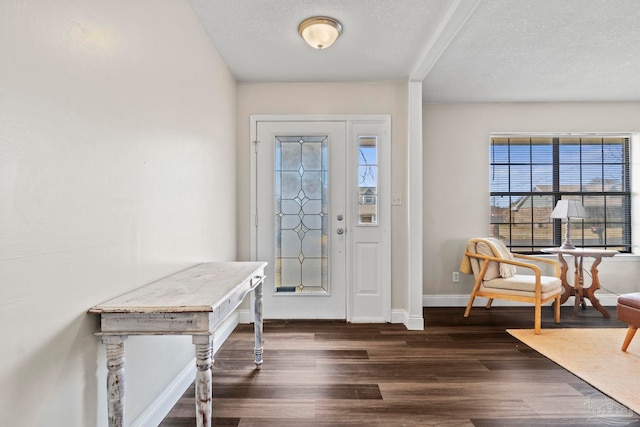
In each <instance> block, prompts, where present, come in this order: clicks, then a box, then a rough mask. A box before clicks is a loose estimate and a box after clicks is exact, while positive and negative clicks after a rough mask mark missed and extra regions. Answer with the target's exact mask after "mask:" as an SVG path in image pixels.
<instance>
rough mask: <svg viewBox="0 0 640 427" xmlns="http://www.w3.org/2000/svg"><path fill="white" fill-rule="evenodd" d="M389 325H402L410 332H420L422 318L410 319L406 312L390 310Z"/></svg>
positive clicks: (422, 324) (422, 325)
mask: <svg viewBox="0 0 640 427" xmlns="http://www.w3.org/2000/svg"><path fill="white" fill-rule="evenodd" d="M391 323H402V324H403V325H404V326H405V327H406V328H407V329H408V330H410V331H422V330H423V329H424V318H423V317H422V316H420V317H413V318H412V317H411V316H409V313H408V312H407V311H406V310H391Z"/></svg>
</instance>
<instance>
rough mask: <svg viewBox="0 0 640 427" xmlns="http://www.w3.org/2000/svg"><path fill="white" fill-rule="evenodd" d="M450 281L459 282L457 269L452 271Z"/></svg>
mask: <svg viewBox="0 0 640 427" xmlns="http://www.w3.org/2000/svg"><path fill="white" fill-rule="evenodd" d="M451 281H452V282H453V283H459V282H460V273H458V272H457V271H454V272H453V273H452V274H451Z"/></svg>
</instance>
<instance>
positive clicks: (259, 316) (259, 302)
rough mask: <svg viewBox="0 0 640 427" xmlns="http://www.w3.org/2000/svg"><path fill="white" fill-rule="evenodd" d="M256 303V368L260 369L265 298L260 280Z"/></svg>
mask: <svg viewBox="0 0 640 427" xmlns="http://www.w3.org/2000/svg"><path fill="white" fill-rule="evenodd" d="M254 295H255V303H254V313H253V317H254V323H253V332H254V335H255V341H256V345H255V356H256V369H260V368H261V367H262V353H263V351H264V348H263V339H262V327H263V322H262V299H263V291H262V282H260V283H259V284H258V285H257V286H256V288H255V290H254Z"/></svg>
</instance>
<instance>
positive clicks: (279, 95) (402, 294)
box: [237, 82, 408, 310]
mask: <svg viewBox="0 0 640 427" xmlns="http://www.w3.org/2000/svg"><path fill="white" fill-rule="evenodd" d="M407 107H408V101H407V83H406V82H380V83H362V82H345V83H280V84H278V83H276V84H239V85H238V123H237V126H238V127H237V134H238V154H237V155H238V177H239V178H238V197H239V199H238V212H240V213H242V212H244V213H245V214H240V215H239V217H238V241H239V247H238V250H239V257H240V259H243V260H248V259H250V245H249V242H250V233H251V229H252V228H251V223H252V221H251V220H250V216H249V208H250V202H251V200H250V197H249V196H250V194H249V192H250V183H249V175H250V171H249V161H250V149H251V144H250V136H249V117H250V115H252V114H265V115H266V114H272V115H276V114H286V115H320V116H321V115H348V114H351V115H357V114H390V115H391V144H392V147H391V151H392V153H391V157H392V159H391V161H392V166H391V168H392V171H391V181H392V183H391V186H392V194H402V195H403V196H406V194H407V192H406V185H407V179H406V178H407V177H406V173H407V172H406V170H407ZM391 216H392V225H391V227H392V239H391V250H392V254H393V255H392V272H391V283H392V298H391V306H392V309H404V310H407V309H408V307H406V302H407V298H408V297H407V295H408V293H407V288H406V282H407V279H406V277H407V276H406V274H407V273H406V270H407V264H406V253H407V248H406V239H407V229H406V224H407V212H406V203H404V204H403V205H402V206H393V207H392V212H391Z"/></svg>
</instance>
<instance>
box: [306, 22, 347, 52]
mask: <svg viewBox="0 0 640 427" xmlns="http://www.w3.org/2000/svg"><path fill="white" fill-rule="evenodd" d="M298 32H299V33H300V35H301V36H302V38H303V39H304V40H305V41H306V42H307V43H309V46H311V47H313V48H316V49H326V48H328V47H329V46H331V45H332V44H333V42H335V41H336V39H337V38H338V36H340V33H341V32H342V25H341V24H340V23H339V22H338V21H336V20H335V19H333V18H329V17H328V16H314V17H312V18H307V19H305V20H304V21H302V22H301V23H300V25H298Z"/></svg>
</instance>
